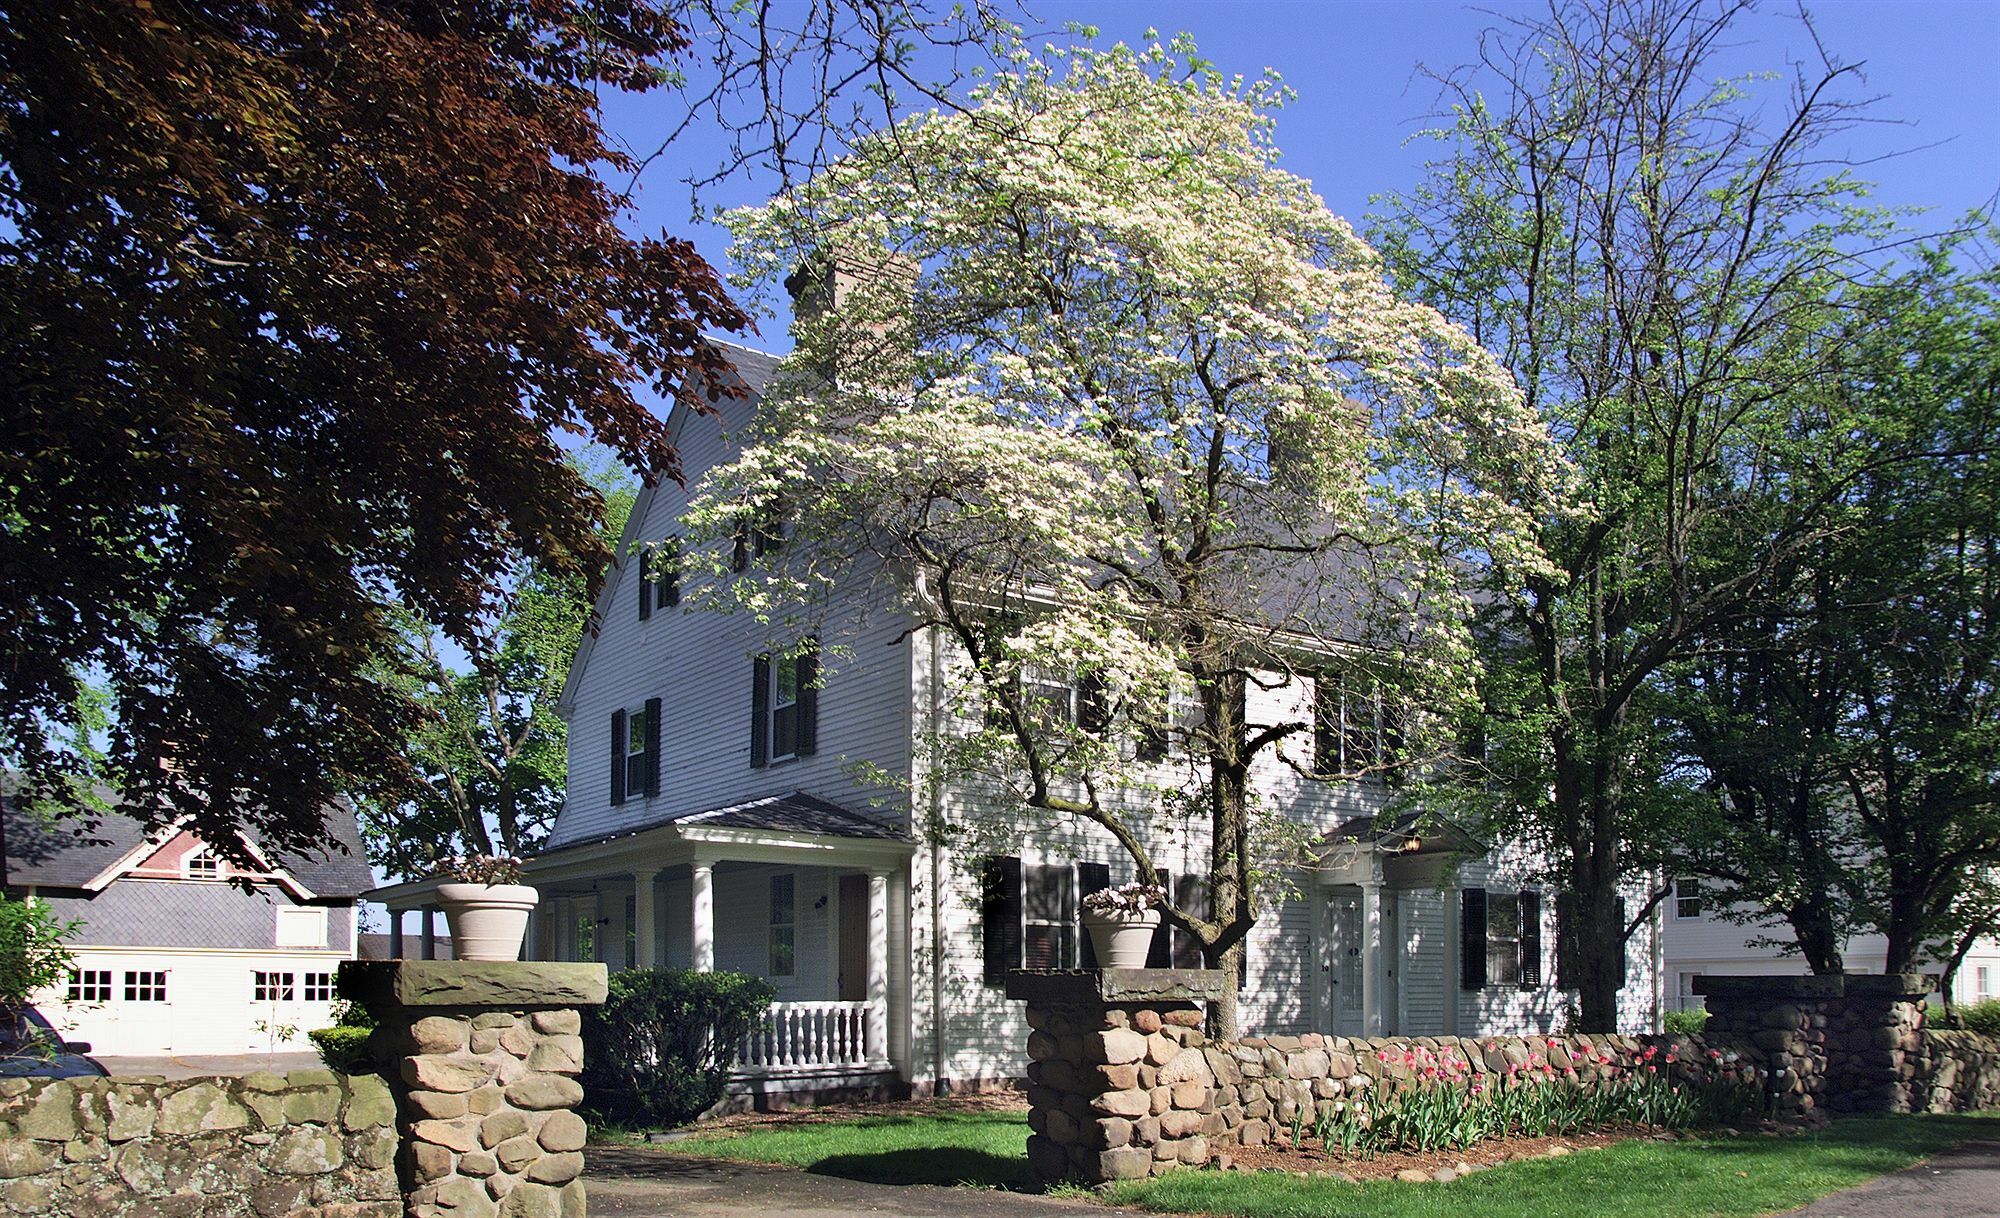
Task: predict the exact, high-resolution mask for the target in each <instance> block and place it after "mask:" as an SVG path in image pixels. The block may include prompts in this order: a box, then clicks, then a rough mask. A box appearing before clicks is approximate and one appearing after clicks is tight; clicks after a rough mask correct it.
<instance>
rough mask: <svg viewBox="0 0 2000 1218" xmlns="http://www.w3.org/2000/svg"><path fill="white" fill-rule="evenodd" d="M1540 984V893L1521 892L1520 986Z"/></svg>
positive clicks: (1537, 985)
mask: <svg viewBox="0 0 2000 1218" xmlns="http://www.w3.org/2000/svg"><path fill="white" fill-rule="evenodd" d="M1541 984H1542V894H1541V893H1539V892H1523V893H1522V894H1521V988H1522V989H1524V990H1532V989H1536V988H1539V987H1540V986H1541Z"/></svg>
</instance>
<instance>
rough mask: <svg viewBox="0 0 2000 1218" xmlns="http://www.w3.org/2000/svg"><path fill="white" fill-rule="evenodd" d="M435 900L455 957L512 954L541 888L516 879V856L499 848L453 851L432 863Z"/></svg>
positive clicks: (517, 952)
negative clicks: (478, 851)
mask: <svg viewBox="0 0 2000 1218" xmlns="http://www.w3.org/2000/svg"><path fill="white" fill-rule="evenodd" d="M437 876H438V878H439V879H441V880H447V881H449V882H447V883H442V884H439V885H438V888H437V893H438V903H439V904H441V905H443V906H444V916H445V921H446V922H447V923H448V924H449V925H450V927H451V950H452V955H454V956H455V957H457V958H458V959H460V960H517V959H519V958H520V956H521V941H522V940H523V939H524V938H526V937H527V933H528V911H529V910H531V909H533V908H534V907H535V904H536V902H538V901H540V900H541V894H540V893H538V892H536V891H535V890H534V889H533V888H531V887H529V886H528V885H526V884H523V883H521V882H520V880H521V860H520V859H518V858H515V857H513V856H512V855H504V854H470V855H452V856H450V857H448V858H445V859H443V860H442V861H440V862H439V864H438V866H437Z"/></svg>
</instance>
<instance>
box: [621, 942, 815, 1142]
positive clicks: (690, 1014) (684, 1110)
mask: <svg viewBox="0 0 2000 1218" xmlns="http://www.w3.org/2000/svg"><path fill="white" fill-rule="evenodd" d="M776 996H777V990H775V989H773V988H772V986H771V983H770V982H768V981H765V980H764V979H763V978H761V977H746V976H744V975H743V974H741V973H697V972H694V971H692V970H688V969H667V968H657V969H626V970H624V971H623V972H620V973H614V974H613V975H612V977H611V991H610V994H609V995H608V996H607V997H606V999H605V1001H604V1005H602V1006H600V1007H596V1008H594V1009H587V1010H586V1011H585V1012H584V1018H583V1040H584V1071H583V1091H584V1103H585V1104H586V1105H588V1106H589V1108H590V1111H591V1113H592V1114H593V1115H594V1116H596V1117H599V1118H601V1119H605V1120H609V1121H615V1122H617V1123H619V1124H623V1125H629V1126H637V1127H651V1128H657V1127H660V1126H664V1125H683V1124H686V1123H687V1122H689V1121H691V1120H693V1119H694V1118H695V1117H697V1116H700V1115H701V1114H702V1113H703V1112H705V1111H706V1110H707V1109H709V1108H710V1107H711V1106H713V1105H714V1104H715V1102H716V1101H717V1100H719V1099H721V1098H722V1087H723V1082H724V1080H725V1079H726V1078H727V1076H728V1073H729V1067H730V1066H731V1065H733V1064H734V1063H735V1060H736V1047H737V1045H738V1044H740V1043H741V1042H742V1040H743V1037H744V1036H745V1034H747V1033H748V1032H750V1030H751V1029H753V1028H755V1027H756V1026H757V1024H758V1023H759V1022H760V1021H761V1020H762V1019H763V1017H764V1013H765V1011H766V1010H768V1009H769V1007H770V1005H771V999H772V998H774V997H776Z"/></svg>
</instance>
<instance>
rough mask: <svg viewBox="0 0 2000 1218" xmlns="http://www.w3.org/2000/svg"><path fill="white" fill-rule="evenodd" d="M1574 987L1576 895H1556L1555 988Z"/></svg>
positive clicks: (1563, 893) (1561, 893) (1566, 893)
mask: <svg viewBox="0 0 2000 1218" xmlns="http://www.w3.org/2000/svg"><path fill="white" fill-rule="evenodd" d="M1575 985H1576V895H1575V894H1574V893H1568V892H1559V893H1557V894H1556V988H1557V989H1559V990H1567V989H1571V988H1573V987H1574V986H1575Z"/></svg>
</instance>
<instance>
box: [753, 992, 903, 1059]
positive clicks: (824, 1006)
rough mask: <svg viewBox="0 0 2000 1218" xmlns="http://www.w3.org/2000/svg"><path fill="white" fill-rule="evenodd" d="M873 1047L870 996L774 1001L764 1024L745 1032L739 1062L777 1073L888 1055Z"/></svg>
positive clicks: (880, 1057)
mask: <svg viewBox="0 0 2000 1218" xmlns="http://www.w3.org/2000/svg"><path fill="white" fill-rule="evenodd" d="M870 1048H871V1046H870V1045H869V1044H868V1004H867V1003H866V1002H774V1003H772V1004H771V1010H770V1013H769V1014H767V1015H766V1016H765V1017H764V1024H763V1026H762V1027H760V1028H758V1029H757V1030H755V1031H753V1032H751V1033H750V1034H749V1035H748V1036H745V1037H744V1038H743V1044H742V1045H741V1047H740V1048H739V1049H738V1050H737V1054H736V1068H737V1069H738V1070H739V1071H744V1072H752V1073H773V1072H777V1071H783V1070H810V1069H819V1068H823V1067H828V1066H855V1067H865V1066H870V1065H876V1064H879V1063H880V1062H881V1060H882V1058H883V1057H884V1056H886V1055H885V1054H883V1053H880V1052H873V1053H871V1052H870Z"/></svg>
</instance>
